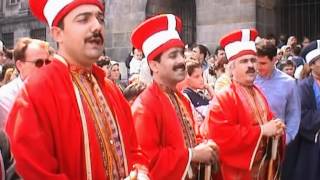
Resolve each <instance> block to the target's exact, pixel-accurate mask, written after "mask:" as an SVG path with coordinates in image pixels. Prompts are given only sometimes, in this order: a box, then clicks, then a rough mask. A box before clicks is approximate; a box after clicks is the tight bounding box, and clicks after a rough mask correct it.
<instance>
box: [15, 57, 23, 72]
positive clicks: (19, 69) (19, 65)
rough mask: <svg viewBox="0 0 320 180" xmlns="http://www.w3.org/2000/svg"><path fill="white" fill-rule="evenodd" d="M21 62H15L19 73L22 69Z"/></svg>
mask: <svg viewBox="0 0 320 180" xmlns="http://www.w3.org/2000/svg"><path fill="white" fill-rule="evenodd" d="M22 63H23V62H22V61H20V60H16V68H17V69H18V71H19V72H21V69H22V66H23V64H22Z"/></svg>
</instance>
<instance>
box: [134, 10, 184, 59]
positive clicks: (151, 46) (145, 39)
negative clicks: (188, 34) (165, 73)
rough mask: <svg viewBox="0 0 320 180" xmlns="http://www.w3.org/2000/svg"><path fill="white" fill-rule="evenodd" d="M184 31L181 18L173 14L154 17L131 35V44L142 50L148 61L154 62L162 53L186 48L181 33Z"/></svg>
mask: <svg viewBox="0 0 320 180" xmlns="http://www.w3.org/2000/svg"><path fill="white" fill-rule="evenodd" d="M181 31H182V22H181V20H180V18H178V17H177V16H175V15H172V14H162V15H158V16H154V17H152V18H150V19H147V20H146V21H144V22H142V23H141V24H140V25H139V26H138V27H136V28H135V29H134V30H133V32H132V35H131V42H132V44H133V46H134V47H135V48H137V49H142V51H143V53H144V55H145V56H146V57H147V60H149V61H150V60H153V59H154V58H155V57H157V56H158V55H159V54H160V53H162V52H164V51H166V50H168V49H170V48H172V47H182V48H183V47H184V43H183V42H182V40H181V39H180V36H179V33H180V32H181Z"/></svg>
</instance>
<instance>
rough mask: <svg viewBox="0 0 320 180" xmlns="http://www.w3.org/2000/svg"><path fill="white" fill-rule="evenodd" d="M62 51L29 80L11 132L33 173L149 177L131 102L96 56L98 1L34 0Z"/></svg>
mask: <svg viewBox="0 0 320 180" xmlns="http://www.w3.org/2000/svg"><path fill="white" fill-rule="evenodd" d="M29 4H30V9H31V11H32V12H33V14H34V15H35V16H36V17H37V18H38V19H40V20H41V21H45V22H47V23H48V24H49V26H50V30H51V34H52V37H53V39H54V40H55V41H56V42H57V43H58V47H59V49H58V51H57V55H56V56H55V58H54V60H53V61H52V63H51V64H50V66H49V65H48V66H46V67H44V68H41V69H39V71H37V73H35V74H36V75H34V76H31V77H30V79H28V81H27V82H26V83H25V86H24V87H23V89H22V91H21V92H20V95H19V96H18V97H17V100H16V102H15V104H14V106H13V109H12V111H11V113H10V115H9V119H8V124H7V128H6V129H7V132H8V135H9V137H10V140H11V143H12V151H13V154H14V156H15V158H16V161H17V170H18V172H19V173H20V174H21V176H22V177H23V178H24V179H26V180H28V179H55V180H57V179H115V180H117V179H123V178H126V177H127V178H128V179H130V177H131V176H129V174H130V175H132V178H138V179H148V175H147V171H146V168H144V167H143V165H146V160H145V159H144V158H143V156H142V154H141V153H140V150H139V149H138V143H137V139H136V134H135V130H134V125H133V121H132V115H131V111H130V107H129V105H128V104H127V102H126V100H125V99H124V97H123V96H122V94H121V92H120V91H119V89H118V88H117V87H116V86H115V85H114V84H113V83H112V82H110V81H108V80H106V78H105V73H104V71H103V70H102V69H100V68H98V67H97V66H96V65H94V63H95V62H96V61H97V60H98V58H99V56H101V54H102V51H103V49H104V34H105V29H104V27H105V25H104V12H103V9H104V7H103V5H102V4H101V2H100V1H99V0H60V1H54V0H48V1H47V0H30V1H29Z"/></svg>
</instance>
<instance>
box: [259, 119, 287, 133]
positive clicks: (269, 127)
mask: <svg viewBox="0 0 320 180" xmlns="http://www.w3.org/2000/svg"><path fill="white" fill-rule="evenodd" d="M285 127H286V126H285V125H284V123H283V122H282V121H281V120H280V119H275V120H271V121H269V122H267V123H265V124H263V125H262V126H261V131H262V135H264V136H267V137H272V136H280V135H282V134H283V132H284V129H285Z"/></svg>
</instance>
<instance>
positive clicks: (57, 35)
mask: <svg viewBox="0 0 320 180" xmlns="http://www.w3.org/2000/svg"><path fill="white" fill-rule="evenodd" d="M50 34H51V37H52V38H53V40H54V41H55V42H57V43H58V44H61V43H62V39H63V38H62V37H63V30H62V29H61V28H59V27H57V26H53V27H51V29H50Z"/></svg>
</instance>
